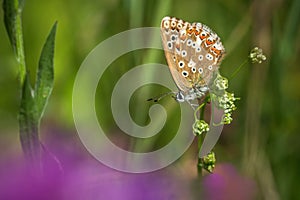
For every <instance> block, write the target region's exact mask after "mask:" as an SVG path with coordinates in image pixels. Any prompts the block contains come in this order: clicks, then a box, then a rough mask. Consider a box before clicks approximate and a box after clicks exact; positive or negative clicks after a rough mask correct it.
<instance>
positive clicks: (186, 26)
mask: <svg viewBox="0 0 300 200" xmlns="http://www.w3.org/2000/svg"><path fill="white" fill-rule="evenodd" d="M161 36H162V41H163V47H164V50H165V55H166V59H167V62H168V66H169V69H170V72H171V75H172V77H173V80H174V82H175V84H176V86H177V87H178V89H179V92H178V93H177V94H176V97H175V98H176V100H177V101H179V102H184V101H188V102H189V101H192V100H194V99H197V98H201V97H203V96H204V95H205V94H206V92H207V91H208V90H209V85H210V82H211V80H212V77H213V75H214V73H215V72H216V71H217V70H218V68H219V65H220V62H221V60H222V58H223V56H224V54H225V49H224V47H223V45H222V43H221V41H220V38H219V37H218V36H217V34H215V33H214V32H213V31H212V30H211V29H210V28H208V27H207V26H206V25H204V24H201V23H192V24H191V23H189V22H185V21H183V20H180V19H177V18H174V17H173V18H171V17H164V18H163V19H162V22H161Z"/></svg>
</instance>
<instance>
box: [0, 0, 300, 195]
mask: <svg viewBox="0 0 300 200" xmlns="http://www.w3.org/2000/svg"><path fill="white" fill-rule="evenodd" d="M1 3H2V1H1ZM0 16H1V17H0V94H1V95H0V127H1V129H0V145H1V151H0V156H1V162H2V163H7V162H6V161H7V160H12V158H22V151H21V147H20V142H19V137H18V121H17V113H18V105H19V95H20V89H19V85H18V68H17V66H18V65H17V62H16V60H15V57H14V54H13V51H12V48H11V46H10V43H9V39H8V36H7V33H6V30H5V27H4V23H3V11H2V10H1V11H0ZM164 16H176V17H177V18H181V19H184V20H186V21H189V22H194V21H199V22H202V23H204V24H206V25H208V26H209V27H211V28H212V29H213V30H214V31H215V32H216V33H218V35H219V36H220V37H221V39H222V41H223V44H224V46H225V48H226V52H227V55H226V58H225V59H224V61H223V63H222V65H221V69H220V71H221V73H222V74H223V75H224V76H228V77H229V76H230V75H231V73H232V72H233V71H234V70H235V69H236V68H237V67H238V66H239V65H240V64H241V63H242V62H244V60H245V59H247V56H248V54H249V51H250V50H251V49H252V48H253V47H254V46H259V47H260V48H262V49H263V50H264V52H265V54H266V56H267V61H266V62H265V63H263V64H260V65H253V64H251V63H247V64H246V66H245V67H244V68H242V70H241V71H240V73H239V74H238V75H237V76H236V77H234V78H233V79H231V80H230V82H229V84H230V87H229V91H231V92H234V93H235V95H236V96H239V97H241V100H240V101H239V102H238V103H237V106H238V109H237V111H235V113H234V121H233V123H232V124H231V125H228V126H226V127H225V128H224V130H223V133H222V136H221V139H220V140H219V142H218V144H217V146H216V148H215V152H216V154H217V170H216V173H217V174H218V173H219V174H222V173H223V174H227V175H226V177H225V179H226V181H227V182H226V181H225V183H226V184H225V185H226V187H224V188H225V189H226V188H227V186H228V187H229V189H228V188H227V190H225V189H224V188H223V189H224V191H226V194H227V195H229V196H226V195H224V196H223V199H234V194H235V193H238V192H239V191H240V192H241V188H239V187H238V186H239V184H237V183H239V181H241V182H243V183H244V182H247V184H246V186H245V187H249V190H248V193H249V194H248V193H247V192H242V193H243V194H244V195H248V196H247V197H244V198H243V199H247V198H248V199H299V196H300V193H299V183H298V180H300V172H299V167H300V154H299V152H300V145H299V144H300V134H299V131H300V126H299V119H300V115H299V114H300V106H299V100H300V83H299V79H300V68H299V63H300V56H299V55H300V28H299V27H300V26H299V24H300V1H299V0H274V1H271V0H262V1H260V0H254V1H248V0H242V1H234V0H186V1H180V0H173V1H171V0H164V1H159V0H148V1H146V0H87V1H83V0H72V1H70V0H64V1H61V0H52V1H38V0H31V1H26V2H25V7H24V11H23V32H24V42H25V55H26V62H27V67H28V69H29V71H30V74H31V81H32V83H34V81H35V71H36V68H37V63H38V58H39V55H40V51H41V48H42V46H43V44H44V41H45V39H46V36H47V35H48V33H49V31H50V28H51V27H52V25H53V24H54V22H55V21H56V20H57V21H58V29H57V38H56V47H55V85H54V89H53V93H52V95H51V97H50V101H49V104H48V107H47V109H46V113H45V116H44V118H43V120H42V124H41V140H42V141H43V143H45V145H46V146H48V148H49V149H50V150H51V151H52V152H53V153H54V154H55V155H57V157H58V158H60V156H61V155H62V154H65V155H67V157H70V155H73V154H76V155H78V154H79V155H80V156H78V157H76V156H74V158H73V157H72V158H73V160H76V161H77V160H80V161H81V160H86V159H90V160H92V159H93V158H91V157H89V155H88V152H87V151H86V150H85V149H84V147H83V146H82V144H81V143H80V141H79V139H78V136H77V133H76V129H75V126H74V122H73V118H72V87H73V82H74V79H75V76H76V72H77V70H78V69H79V67H80V65H81V63H82V61H83V60H84V58H85V57H86V56H87V55H88V53H89V52H90V51H91V50H92V49H93V48H94V47H95V46H96V45H97V44H99V43H100V42H101V41H103V40H105V39H107V38H109V37H110V36H112V35H114V34H117V33H120V32H122V31H125V30H128V29H132V28H137V27H145V26H155V27H157V26H159V25H160V21H161V19H162V18H163V17H164ZM116 48H117V47H116ZM150 62H155V63H163V64H166V61H165V57H164V53H163V51H158V50H151V49H147V50H146V49H145V50H139V51H134V52H131V53H128V54H126V55H123V56H121V57H120V58H119V59H118V60H116V61H115V62H114V63H112V65H111V66H110V67H109V69H108V70H106V71H105V73H104V76H103V78H101V80H100V82H99V90H98V92H97V97H96V102H97V106H96V107H97V115H98V118H99V121H100V123H101V125H102V126H103V127H104V130H105V131H106V132H107V133H108V135H109V137H110V138H111V139H112V140H113V141H114V142H115V143H117V144H118V145H120V146H122V147H123V148H124V149H128V150H135V151H138V152H144V151H145V152H146V151H149V150H154V149H158V148H160V147H162V146H164V145H165V144H166V143H167V142H168V141H170V139H172V137H173V136H172V134H170V133H172V130H173V129H176V126H174V124H178V120H179V115H180V112H179V106H178V105H177V103H176V102H175V101H174V100H173V99H172V98H165V99H163V100H162V101H161V102H160V103H161V104H162V105H165V106H166V107H167V111H168V114H169V115H168V120H167V123H166V125H165V127H164V129H163V130H162V131H161V132H160V133H159V134H158V135H157V136H155V137H152V138H150V139H148V140H142V139H136V138H129V137H127V136H125V134H123V133H122V132H121V131H120V130H119V129H118V127H117V126H116V124H115V122H114V120H113V117H112V114H111V111H110V109H109V108H110V98H111V97H110V96H111V92H112V90H113V87H114V84H115V83H116V82H117V80H118V79H119V78H120V77H121V76H122V74H124V73H125V72H126V71H128V70H129V69H131V68H133V67H135V66H137V65H140V64H144V63H150ZM166 91H168V90H167V89H166V88H163V87H160V86H158V85H146V86H144V87H142V88H140V89H139V90H137V91H136V93H135V94H134V95H133V97H132V100H131V103H130V105H129V109H130V112H131V115H132V118H133V119H134V120H135V122H136V123H137V124H139V125H146V124H147V123H149V116H148V110H149V107H150V106H151V105H152V104H151V103H149V102H146V101H145V100H146V99H147V98H150V97H153V96H156V95H157V94H160V93H164V92H166ZM193 148H194V149H193ZM62 152H64V153H62ZM75 152H76V153H75ZM195 155H196V154H195V145H194V146H193V147H191V148H190V149H189V151H188V152H186V153H185V155H184V156H183V157H184V158H182V159H180V160H179V161H177V163H175V164H174V165H177V167H174V168H172V171H173V172H172V173H174V174H176V177H177V178H178V176H179V177H180V178H179V179H180V180H182V179H183V180H185V181H187V180H188V181H187V182H188V183H190V181H191V180H192V181H194V180H195V179H196V178H195V177H193V176H194V174H193V173H194V172H193V171H195V170H194V169H196V166H195V163H194V162H193V159H192V158H193V157H194V156H195ZM86 157H88V158H86ZM60 159H62V162H64V161H63V160H64V159H63V158H60ZM189 160H190V161H189ZM95 163H96V162H95ZM95 163H94V167H95ZM178 166H180V167H178ZM82 168H83V167H81V168H80V169H82ZM76 169H77V168H76ZM228 169H229V171H230V173H229V172H227V171H226V170H228ZM176 170H177V171H176ZM100 171H101V170H100ZM101 172H103V171H101ZM101 172H100V174H101ZM95 173H96V172H95ZM97 173H98V172H97ZM172 173H171V174H172ZM178 174H179V175H178ZM94 175H95V174H94ZM74 176H75V174H74ZM99 176H100V177H99ZM127 176H128V175H127ZM127 176H126V177H127ZM171 176H172V175H171ZM174 176H175V175H174ZM207 176H210V175H207ZM113 177H114V178H113V180H116V179H117V178H118V177H119V175H114V176H113ZM237 177H238V178H237ZM98 178H99V180H101V175H96V178H93V179H92V182H93V184H95V183H96V182H97V179H98ZM106 179H108V180H110V179H109V178H107V176H106ZM225 179H224V180H225ZM237 179H238V180H237ZM3 180H5V179H3ZM168 180H170V179H168ZM229 180H231V181H229ZM0 181H1V180H0ZM176 181H178V180H177V179H176V180H173V179H172V182H175V183H176ZM215 181H217V178H216V180H215ZM86 182H87V183H89V181H87V180H86ZM108 182H109V181H108ZM116 182H117V183H119V182H118V181H113V182H111V187H114V184H115V183H116ZM157 182H158V183H160V181H159V179H158V180H156V179H155V181H154V183H153V184H154V185H156V184H157ZM184 183H185V182H184ZM214 184H215V183H214V179H211V180H208V184H207V187H212V188H213V187H216V188H215V189H214V192H216V190H218V187H217V186H214ZM138 185H139V184H137V187H138ZM186 185H187V184H186ZM196 186H197V184H196ZM196 186H195V185H193V186H191V188H192V189H193V190H195V191H197V188H196V189H195V188H193V187H196ZM145 187H146V186H145ZM159 187H165V185H158V186H157V185H156V188H153V190H154V191H155V190H158V188H159ZM199 187H200V186H199ZM96 188H97V187H95V189H96ZM180 188H181V189H182V190H183V191H182V196H183V197H180V199H193V198H194V197H188V196H185V195H191V193H187V192H186V188H185V187H180ZM160 189H161V188H160ZM201 190H202V189H201ZM118 191H119V190H118ZM184 191H185V192H184ZM222 191H223V190H222ZM224 191H223V192H224ZM86 192H87V193H89V192H91V191H90V190H89V191H86ZM119 192H120V194H121V193H122V192H125V193H126V190H121V191H119ZM127 192H128V191H127ZM219 192H221V191H219ZM186 193H187V194H186ZM230 194H232V195H233V196H230ZM191 196H193V195H191ZM120 197H122V196H120ZM123 197H124V196H123ZM178 198H179V197H178ZM216 198H217V197H216ZM90 199H93V196H91V197H90ZM212 199H213V198H212ZM236 199H240V198H236Z"/></svg>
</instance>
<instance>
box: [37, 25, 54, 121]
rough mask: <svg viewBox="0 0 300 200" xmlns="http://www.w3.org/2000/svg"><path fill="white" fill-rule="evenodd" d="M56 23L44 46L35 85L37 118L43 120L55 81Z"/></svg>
mask: <svg viewBox="0 0 300 200" xmlns="http://www.w3.org/2000/svg"><path fill="white" fill-rule="evenodd" d="M56 26H57V23H55V24H54V25H53V27H52V30H51V31H50V33H49V35H48V38H47V40H46V42H45V44H44V47H43V50H42V53H41V56H40V60H39V66H38V71H37V78H36V85H35V103H36V105H37V117H38V120H40V119H41V117H42V115H43V112H44V110H45V107H46V105H47V102H48V98H49V96H50V94H51V91H52V88H53V81H54V69H53V68H54V67H53V65H54V63H53V58H54V47H55V34H56Z"/></svg>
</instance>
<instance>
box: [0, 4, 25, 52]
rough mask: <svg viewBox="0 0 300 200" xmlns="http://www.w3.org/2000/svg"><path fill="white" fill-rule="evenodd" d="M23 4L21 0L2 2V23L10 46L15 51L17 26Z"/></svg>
mask: <svg viewBox="0 0 300 200" xmlns="http://www.w3.org/2000/svg"><path fill="white" fill-rule="evenodd" d="M23 3H24V1H23V0H19V1H18V0H4V1H3V11H4V23H5V27H6V31H7V33H8V36H9V39H10V42H11V45H12V46H13V48H14V50H15V51H16V48H17V37H18V26H19V25H18V24H19V20H20V19H21V15H22V10H23Z"/></svg>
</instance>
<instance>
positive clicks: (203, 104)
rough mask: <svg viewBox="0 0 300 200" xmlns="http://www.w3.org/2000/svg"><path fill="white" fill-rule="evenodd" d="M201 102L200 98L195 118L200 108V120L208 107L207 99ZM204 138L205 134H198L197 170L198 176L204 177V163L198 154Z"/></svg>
mask: <svg viewBox="0 0 300 200" xmlns="http://www.w3.org/2000/svg"><path fill="white" fill-rule="evenodd" d="M200 103H201V99H198V104H199V105H200V106H199V107H198V108H197V110H195V120H196V114H197V112H198V111H199V110H200V113H199V119H200V120H203V119H204V111H205V107H206V99H205V102H204V103H202V104H200ZM203 140H204V135H203V134H201V135H198V146H197V147H198V149H197V157H198V163H197V171H198V177H202V175H203V173H202V165H201V162H202V159H201V158H199V156H198V152H199V150H200V148H201V145H202V143H203Z"/></svg>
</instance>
